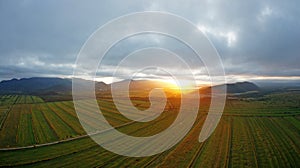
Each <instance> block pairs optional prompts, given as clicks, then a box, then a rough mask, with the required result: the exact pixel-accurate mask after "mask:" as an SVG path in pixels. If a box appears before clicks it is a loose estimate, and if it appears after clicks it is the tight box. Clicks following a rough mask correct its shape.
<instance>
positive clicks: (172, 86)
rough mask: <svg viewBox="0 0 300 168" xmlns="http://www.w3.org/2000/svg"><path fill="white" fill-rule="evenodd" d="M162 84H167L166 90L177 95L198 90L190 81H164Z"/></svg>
mask: <svg viewBox="0 0 300 168" xmlns="http://www.w3.org/2000/svg"><path fill="white" fill-rule="evenodd" d="M162 82H164V83H165V88H166V89H168V91H171V92H175V93H189V92H192V91H194V90H195V89H197V87H196V86H195V84H194V83H193V82H192V81H189V80H180V81H175V80H173V79H168V80H163V81H162Z"/></svg>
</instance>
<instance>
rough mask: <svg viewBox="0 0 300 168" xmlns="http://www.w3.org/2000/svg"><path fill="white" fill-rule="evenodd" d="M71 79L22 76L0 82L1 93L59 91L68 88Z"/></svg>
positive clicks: (70, 84)
mask: <svg viewBox="0 0 300 168" xmlns="http://www.w3.org/2000/svg"><path fill="white" fill-rule="evenodd" d="M71 86H72V81H71V80H70V79H62V78H41V77H35V78H22V79H12V80H6V81H2V82H0V93H2V94H31V93H34V92H39V91H40V92H42V91H49V92H50V91H61V90H64V89H68V90H69V89H70V88H71Z"/></svg>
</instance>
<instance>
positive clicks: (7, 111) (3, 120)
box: [0, 97, 19, 130]
mask: <svg viewBox="0 0 300 168" xmlns="http://www.w3.org/2000/svg"><path fill="white" fill-rule="evenodd" d="M18 99H19V97H17V98H16V99H15V101H14V102H13V104H12V105H10V106H9V108H8V109H7V110H6V111H5V114H4V117H3V119H2V120H1V123H0V130H1V129H2V127H3V125H4V123H5V121H6V119H7V117H8V113H9V112H10V111H11V109H12V108H13V106H14V105H15V104H16V102H17V101H18Z"/></svg>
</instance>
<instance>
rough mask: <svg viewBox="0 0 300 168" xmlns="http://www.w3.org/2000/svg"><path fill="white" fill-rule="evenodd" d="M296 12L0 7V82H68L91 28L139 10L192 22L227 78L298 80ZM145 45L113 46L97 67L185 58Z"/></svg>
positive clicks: (144, 5)
mask: <svg viewBox="0 0 300 168" xmlns="http://www.w3.org/2000/svg"><path fill="white" fill-rule="evenodd" d="M299 5H300V2H298V1H260V0H256V1H238V0H233V1H222V0H216V1H208V0H207V1H198V0H191V1H179V0H178V1H171V0H168V1H115V0H113V1H111V0H109V1H88V2H85V1H81V2H79V1H78V2H74V1H31V0H23V1H14V0H12V1H0V21H1V26H0V37H1V38H0V58H1V62H0V80H1V79H8V78H13V77H30V76H55V75H57V76H69V75H71V74H72V67H73V64H74V63H75V60H76V55H77V53H78V51H79V50H80V48H81V46H82V45H83V43H84V42H85V41H86V40H87V38H88V37H89V36H90V35H91V34H92V33H93V32H94V31H95V30H96V29H97V28H98V27H100V26H101V25H103V24H104V23H106V22H107V21H109V20H111V19H113V18H116V17H119V16H121V15H124V14H128V13H131V12H138V11H144V10H159V11H166V12H171V13H174V14H177V15H180V16H182V17H185V18H187V19H188V20H190V21H192V22H193V23H194V24H195V25H196V26H198V27H199V29H201V30H202V31H204V33H205V34H206V35H207V37H208V38H209V39H210V40H211V41H212V43H213V44H214V45H215V46H216V48H217V50H218V51H219V53H220V56H221V57H222V60H223V62H224V66H225V70H226V73H227V74H228V75H257V76H299V75H300V66H299V64H298V60H299V58H300V56H299V53H300V47H299V44H300V32H299V29H300V21H299V19H298V16H300V10H299V9H298V7H299ZM178 29H180V27H178ZM148 38H149V37H148ZM145 39H147V36H145V37H144V38H140V39H139V38H136V39H135V40H134V39H133V40H132V41H130V40H127V44H120V46H121V47H119V48H118V46H117V47H115V49H116V50H115V51H111V53H108V56H110V57H109V58H108V59H107V60H106V62H104V64H107V65H113V64H114V63H115V62H117V61H118V60H120V58H122V57H124V55H126V54H128V53H130V52H131V51H133V50H135V49H139V47H140V48H141V47H149V46H163V47H168V46H169V47H170V49H172V50H173V51H177V52H178V53H179V54H180V55H190V53H189V52H188V51H187V50H186V49H184V48H182V47H180V45H175V43H174V42H172V41H170V40H166V39H164V38H155V37H154V36H153V37H152V38H151V37H150V40H148V41H149V42H145V43H144V44H142V43H141V41H142V42H143V41H144V40H145ZM151 40H152V41H151ZM138 44H140V45H138ZM191 62H192V61H191ZM98 74H99V75H103V76H109V75H110V74H111V72H109V71H108V70H107V71H103V72H102V73H101V72H99V73H98Z"/></svg>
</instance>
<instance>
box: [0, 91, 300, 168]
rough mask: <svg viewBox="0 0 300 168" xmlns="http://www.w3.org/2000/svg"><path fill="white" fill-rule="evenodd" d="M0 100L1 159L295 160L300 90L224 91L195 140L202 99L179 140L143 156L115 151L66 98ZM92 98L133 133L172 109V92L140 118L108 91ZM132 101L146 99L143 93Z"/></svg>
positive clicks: (285, 163) (162, 123)
mask: <svg viewBox="0 0 300 168" xmlns="http://www.w3.org/2000/svg"><path fill="white" fill-rule="evenodd" d="M0 100H1V103H0V121H1V130H0V147H1V150H0V166H1V167H5V166H22V167H23V166H26V167H45V166H48V167H300V141H299V140H300V92H287V93H286V92H284V93H276V94H269V95H266V96H264V97H257V98H251V99H250V98H234V99H228V100H227V102H226V107H225V111H224V114H223V116H222V118H221V121H220V123H219V125H218V127H217V129H216V130H215V131H214V133H213V134H212V135H211V137H210V138H209V139H208V140H206V141H205V142H203V143H199V142H198V137H199V133H200V131H201V127H202V125H203V122H204V120H205V118H206V115H207V110H208V107H209V100H208V99H203V100H201V108H200V110H199V115H198V117H197V119H196V122H195V124H194V126H193V128H192V129H191V130H190V132H189V133H188V134H187V135H186V136H185V138H184V139H182V140H181V141H180V143H178V144H177V145H176V146H174V147H173V148H171V149H170V150H168V151H166V152H163V153H161V154H157V155H154V156H151V157H141V158H130V157H124V156H119V155H116V154H114V153H111V152H109V151H107V150H105V149H103V148H101V147H100V146H99V145H98V144H96V143H95V142H94V141H93V140H91V139H90V138H89V137H88V136H86V133H85V131H84V130H83V128H82V127H81V125H80V123H79V121H78V119H77V114H76V112H75V111H74V107H73V103H72V102H71V101H59V102H44V101H43V100H42V99H41V98H39V97H35V96H25V95H24V96H12V95H4V96H1V97H0ZM98 103H99V105H100V108H101V110H102V112H103V114H104V116H105V117H106V119H107V120H108V121H109V122H110V124H111V125H113V126H114V127H116V128H117V129H118V130H119V131H121V132H124V133H126V134H129V135H132V136H149V135H154V134H156V133H158V132H160V131H162V130H164V129H166V128H167V127H168V126H169V125H170V124H171V123H172V122H173V121H174V119H175V117H176V115H177V112H178V100H169V101H168V104H167V107H166V109H165V112H163V113H162V114H161V116H159V117H158V118H157V119H156V120H154V121H151V122H147V123H139V122H132V121H131V120H129V119H128V118H125V117H124V116H122V115H121V114H120V113H119V112H118V111H117V109H116V107H115V106H114V104H113V101H112V100H111V99H101V100H99V101H98ZM133 104H134V105H135V106H136V107H138V108H140V109H146V108H147V107H149V102H148V101H146V100H144V99H135V100H133ZM84 108H87V109H88V108H90V104H89V103H88V102H87V103H86V104H85V106H84ZM122 109H123V110H126V109H128V107H127V106H126V105H124V107H122ZM132 115H137V116H138V115H140V114H137V113H132ZM141 117H142V116H141ZM84 122H86V123H87V125H89V126H90V127H91V128H95V127H96V126H98V125H99V124H100V125H101V123H99V122H98V121H97V120H95V116H93V114H92V113H91V114H90V115H86V117H85V118H84ZM95 131H97V130H95ZM95 136H101V133H100V134H96V135H95ZM107 143H109V141H108V142H107Z"/></svg>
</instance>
